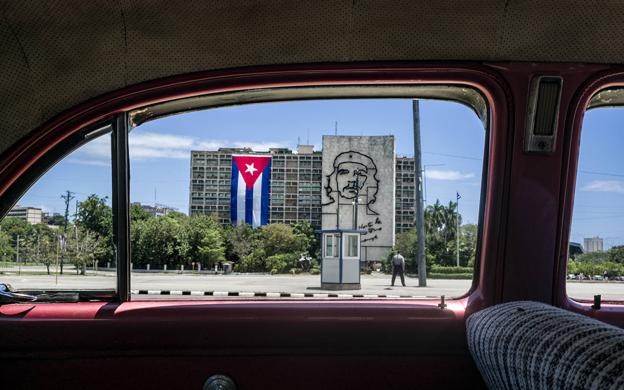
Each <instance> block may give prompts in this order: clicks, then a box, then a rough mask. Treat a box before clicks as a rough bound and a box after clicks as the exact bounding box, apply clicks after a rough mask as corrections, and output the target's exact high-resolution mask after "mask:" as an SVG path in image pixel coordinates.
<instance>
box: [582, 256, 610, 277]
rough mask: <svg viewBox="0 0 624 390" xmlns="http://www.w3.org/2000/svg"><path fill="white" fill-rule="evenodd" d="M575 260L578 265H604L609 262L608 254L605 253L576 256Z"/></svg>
mask: <svg viewBox="0 0 624 390" xmlns="http://www.w3.org/2000/svg"><path fill="white" fill-rule="evenodd" d="M576 260H577V261H578V262H579V263H604V262H605V261H608V260H609V254H608V253H607V252H591V253H583V254H582V255H579V256H577V257H576ZM583 273H584V272H583Z"/></svg>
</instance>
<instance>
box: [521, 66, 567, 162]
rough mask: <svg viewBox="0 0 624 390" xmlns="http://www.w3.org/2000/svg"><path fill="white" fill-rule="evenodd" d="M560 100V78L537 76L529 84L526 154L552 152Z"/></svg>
mask: <svg viewBox="0 0 624 390" xmlns="http://www.w3.org/2000/svg"><path fill="white" fill-rule="evenodd" d="M560 98H561V78H560V77H556V76H539V77H536V78H534V79H533V81H532V82H531V89H530V92H529V102H528V104H529V105H528V107H527V108H528V110H527V115H528V118H527V121H528V122H527V137H526V141H527V142H526V144H525V150H526V151H527V152H537V153H551V152H553V151H554V148H555V136H556V133H557V118H558V116H559V101H560Z"/></svg>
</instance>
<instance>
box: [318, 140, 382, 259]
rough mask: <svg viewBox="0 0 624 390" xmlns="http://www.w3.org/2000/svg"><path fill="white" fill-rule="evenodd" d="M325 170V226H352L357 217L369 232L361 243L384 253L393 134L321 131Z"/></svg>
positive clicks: (358, 222) (350, 227)
mask: <svg viewBox="0 0 624 390" xmlns="http://www.w3.org/2000/svg"><path fill="white" fill-rule="evenodd" d="M341 145H344V146H349V148H348V149H346V148H342V150H341V147H340V146H341ZM380 164H381V165H382V169H380V167H379V165H380ZM323 174H324V175H323V200H322V210H323V223H322V224H323V228H324V229H328V228H341V229H352V228H354V225H353V224H354V222H355V221H357V224H356V226H355V227H356V228H357V229H359V230H365V231H366V232H367V233H366V234H364V235H363V236H362V241H361V242H362V245H363V246H369V247H376V248H377V249H379V250H377V251H375V250H373V251H372V252H371V255H372V256H373V257H377V256H374V255H373V254H372V253H374V252H377V253H378V254H379V256H382V255H381V253H383V252H384V251H383V250H381V248H386V247H390V246H392V244H393V242H394V232H393V231H394V138H393V137H391V136H383V137H348V136H345V137H340V136H325V137H323ZM356 210H357V212H356ZM368 260H376V259H368Z"/></svg>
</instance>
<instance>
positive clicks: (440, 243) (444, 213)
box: [425, 200, 461, 265]
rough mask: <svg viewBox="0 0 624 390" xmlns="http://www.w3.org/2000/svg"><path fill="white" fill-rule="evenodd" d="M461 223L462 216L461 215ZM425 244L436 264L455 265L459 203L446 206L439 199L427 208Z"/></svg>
mask: <svg viewBox="0 0 624 390" xmlns="http://www.w3.org/2000/svg"><path fill="white" fill-rule="evenodd" d="M459 223H460V224H461V216H459ZM425 232H426V233H425V234H426V237H425V242H426V244H425V246H426V253H427V257H431V258H432V259H433V262H434V264H440V265H454V263H455V258H456V250H457V249H456V247H455V245H456V244H455V239H456V233H457V203H455V202H449V205H448V206H444V205H442V204H441V203H440V201H439V200H436V202H435V203H434V204H433V205H429V206H427V208H426V209H425Z"/></svg>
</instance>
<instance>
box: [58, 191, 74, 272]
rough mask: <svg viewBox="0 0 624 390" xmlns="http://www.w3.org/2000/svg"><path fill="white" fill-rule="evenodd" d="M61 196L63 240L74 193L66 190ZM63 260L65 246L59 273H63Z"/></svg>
mask: <svg viewBox="0 0 624 390" xmlns="http://www.w3.org/2000/svg"><path fill="white" fill-rule="evenodd" d="M61 198H62V199H64V200H65V221H63V240H65V234H67V222H68V220H69V202H71V201H72V199H74V193H73V192H72V191H70V190H67V191H66V193H65V195H61ZM64 260H65V248H63V250H62V251H61V275H62V274H63V262H64Z"/></svg>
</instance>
